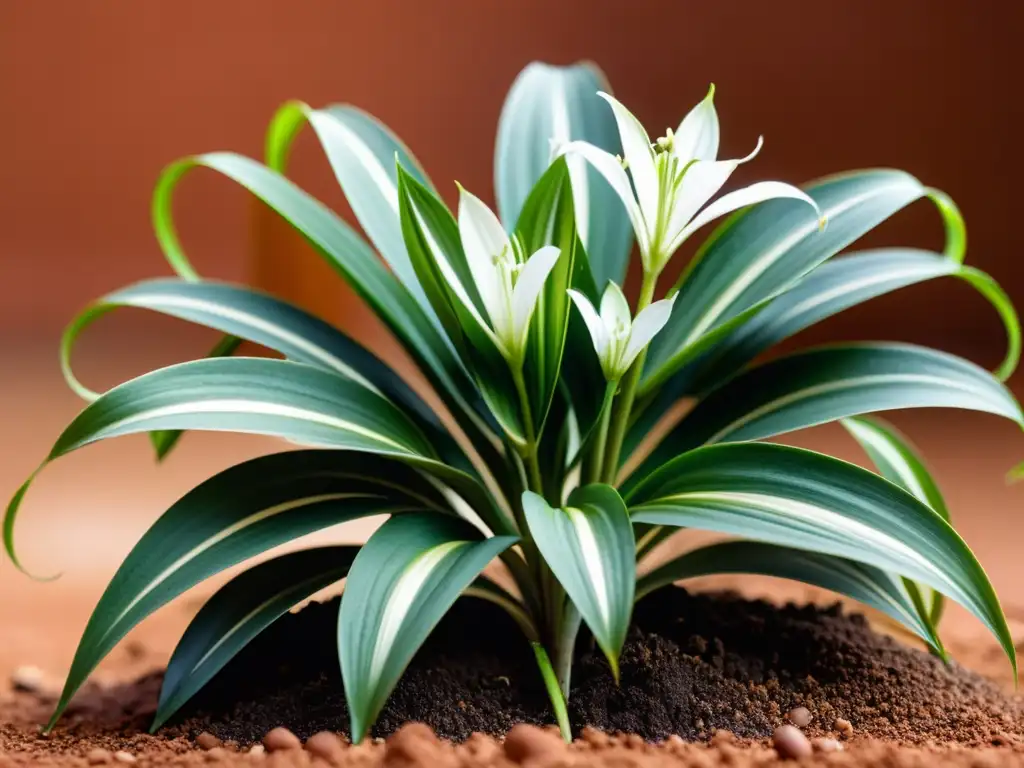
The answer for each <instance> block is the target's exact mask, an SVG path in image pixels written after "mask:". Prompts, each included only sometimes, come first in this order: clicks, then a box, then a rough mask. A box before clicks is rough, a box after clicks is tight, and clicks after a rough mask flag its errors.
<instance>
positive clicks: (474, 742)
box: [463, 732, 501, 765]
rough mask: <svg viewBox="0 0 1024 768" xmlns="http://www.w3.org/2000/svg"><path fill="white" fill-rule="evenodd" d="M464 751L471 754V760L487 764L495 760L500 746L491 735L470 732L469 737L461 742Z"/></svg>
mask: <svg viewBox="0 0 1024 768" xmlns="http://www.w3.org/2000/svg"><path fill="white" fill-rule="evenodd" d="M463 746H464V747H465V748H466V751H467V752H469V754H471V755H472V756H473V760H474V761H475V762H476V763H479V764H481V765H489V764H491V763H493V762H495V759H496V758H497V755H498V753H499V752H500V751H501V747H500V746H499V745H498V742H496V741H495V740H494V739H493V738H492V737H490V736H488V735H487V734H486V733H476V732H474V733H471V734H470V735H469V738H468V739H466V741H465V742H463Z"/></svg>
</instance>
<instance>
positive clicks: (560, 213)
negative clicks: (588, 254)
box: [516, 158, 577, 434]
mask: <svg viewBox="0 0 1024 768" xmlns="http://www.w3.org/2000/svg"><path fill="white" fill-rule="evenodd" d="M516 233H517V234H518V235H519V237H520V239H521V241H522V244H523V247H524V249H525V250H526V253H528V254H530V253H535V252H536V251H538V250H539V249H540V248H542V247H544V246H545V245H554V246H556V247H557V248H558V249H559V250H560V251H561V256H560V257H559V259H558V262H557V263H556V264H555V267H554V269H552V270H551V272H550V274H549V275H548V278H547V280H546V281H545V283H544V289H543V291H541V294H540V299H539V301H538V303H537V309H536V310H535V312H534V315H533V320H532V321H531V324H530V338H529V342H528V344H527V348H526V362H525V379H526V384H527V391H528V393H529V395H530V410H531V413H532V414H533V416H534V422H535V424H534V428H535V434H541V432H542V431H543V428H544V423H545V421H546V419H547V414H548V409H549V408H550V407H551V399H552V397H553V396H554V394H555V389H556V387H557V385H558V378H559V373H560V371H561V367H562V353H563V350H564V348H565V338H566V329H567V327H568V323H569V312H570V300H569V293H568V290H569V288H570V287H571V285H572V282H571V280H572V274H573V269H574V265H575V254H576V244H577V237H576V225H575V220H574V218H573V196H572V187H571V186H570V184H569V170H568V166H567V165H566V162H565V159H564V158H562V159H559V160H558V161H556V162H555V163H554V164H552V165H551V167H550V168H549V169H548V170H547V171H546V172H545V173H544V175H543V176H541V178H540V180H539V181H538V182H537V185H536V186H535V187H534V188H533V190H532V191H531V192H530V195H529V197H527V199H526V202H525V203H524V205H523V209H522V213H520V215H519V221H518V223H517V224H516Z"/></svg>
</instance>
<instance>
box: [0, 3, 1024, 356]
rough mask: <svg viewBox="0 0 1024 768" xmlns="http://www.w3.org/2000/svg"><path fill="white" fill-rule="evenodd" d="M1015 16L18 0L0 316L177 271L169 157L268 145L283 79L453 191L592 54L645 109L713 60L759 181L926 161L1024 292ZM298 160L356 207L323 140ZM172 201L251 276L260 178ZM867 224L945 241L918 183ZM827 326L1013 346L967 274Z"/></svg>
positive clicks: (1018, 24)
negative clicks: (358, 123)
mask: <svg viewBox="0 0 1024 768" xmlns="http://www.w3.org/2000/svg"><path fill="white" fill-rule="evenodd" d="M1022 22H1024V3H1021V2H1018V1H1017V0H849V1H848V2H847V1H840V0H827V1H826V2H810V1H807V2H803V1H798V0H773V2H755V1H753V0H751V1H750V2H739V1H738V0H737V1H734V2H722V1H719V2H711V1H709V0H704V1H702V2H696V1H693V0H677V2H668V1H666V2H636V1H633V2H610V1H607V2H606V1H604V0H601V1H598V0H560V1H556V0H518V2H497V0H489V1H487V2H482V1H481V0H433V2H423V1H420V0H375V1H374V2H342V1H341V0H332V1H328V0H293V2H284V1H283V0H278V2H271V1H270V0H146V1H143V0H89V1H86V0H0V98H2V102H0V103H2V110H3V120H2V121H0V146H2V148H3V152H4V157H3V160H2V162H0V285H2V286H3V288H4V289H5V292H4V297H3V301H2V302H0V331H2V330H6V331H18V332H22V331H34V332H36V333H39V334H40V335H43V336H44V337H46V338H48V339H50V338H52V335H53V334H54V333H55V331H56V329H57V328H58V327H59V326H60V325H61V324H62V323H63V322H64V321H66V320H67V319H68V318H69V317H70V315H71V313H72V312H73V310H74V309H75V308H76V307H78V306H79V305H81V304H82V303H83V302H85V301H87V300H88V299H89V298H90V297H93V296H95V295H98V294H99V293H101V292H102V291H104V290H107V289H110V288H112V287H115V286H117V285H119V284H122V283H124V282H126V281H130V280H134V279H138V278H142V277H145V276H149V275H154V274H163V273H166V268H165V267H164V265H163V264H162V262H161V260H160V257H159V254H158V250H157V248H156V245H155V243H154V240H153V238H152V236H151V234H150V229H149V221H148V198H149V192H150V189H151V186H152V183H153V181H154V179H155V178H156V175H157V173H158V172H159V169H160V168H161V167H162V166H163V165H164V164H165V163H167V162H169V161H171V160H173V159H174V158H176V157H179V156H181V155H184V154H187V153H190V152H198V151H204V150H212V149H234V150H238V151H241V152H244V153H247V154H251V155H255V154H258V153H259V151H260V147H261V141H262V132H263V128H264V126H265V124H266V121H267V119H268V118H269V116H270V114H271V113H272V111H273V110H274V108H275V107H276V106H277V105H278V104H279V103H281V102H282V101H284V100H286V99H288V98H293V97H298V98H303V99H305V100H307V101H310V102H312V103H314V104H319V103H323V102H327V101H332V100H344V101H351V102H354V103H356V104H358V105H360V106H362V107H364V108H366V109H368V110H370V111H371V112H373V113H375V114H376V115H378V116H379V117H380V118H382V119H383V120H384V121H385V122H387V123H388V124H389V125H391V126H392V127H393V128H394V129H395V130H396V131H397V132H398V133H399V134H400V135H401V136H403V137H404V138H405V139H406V141H407V142H408V143H409V144H411V145H412V147H413V148H414V150H415V151H416V153H417V154H418V155H419V157H420V159H421V160H422V161H423V162H424V163H425V164H426V166H427V167H428V169H429V171H430V173H431V175H432V177H433V178H434V180H435V181H436V182H438V183H439V184H441V185H442V189H445V188H448V187H446V186H445V180H448V179H453V178H458V179H459V180H460V181H461V182H462V183H463V184H465V185H466V186H468V187H469V188H471V189H475V190H478V191H480V192H481V193H483V194H485V195H489V194H490V189H491V186H490V177H491V151H492V144H493V139H494V129H495V124H496V120H497V116H498V111H499V109H500V106H501V101H502V99H503V97H504V93H505V91H506V89H507V87H508V85H509V84H510V83H511V81H512V79H513V77H514V76H515V74H516V72H517V71H518V70H519V69H520V68H521V67H522V66H523V65H524V64H525V63H526V62H528V61H529V60H531V59H534V58H540V59H545V60H548V61H554V62H569V61H573V60H576V59H579V58H591V59H594V60H596V61H598V62H599V63H600V64H601V66H603V67H604V68H605V70H606V71H607V73H608V75H609V77H610V79H611V81H612V82H613V83H614V85H615V88H616V91H617V93H618V94H619V96H620V97H621V98H622V99H623V100H624V101H625V102H626V103H627V104H628V105H629V106H630V107H631V108H633V109H634V111H635V112H636V113H637V114H638V116H639V117H640V118H641V119H642V120H643V121H644V122H645V123H646V124H647V125H649V126H651V128H652V130H657V129H659V128H661V127H662V126H665V125H669V124H672V125H674V124H675V123H676V122H677V121H678V119H679V117H680V116H681V115H682V114H683V112H684V110H685V109H686V108H687V107H688V106H689V105H690V104H691V103H693V102H695V101H696V100H697V99H698V98H700V97H701V96H702V95H703V93H704V90H705V89H706V87H707V83H708V82H709V81H711V80H714V81H715V82H716V83H717V85H718V94H719V96H718V100H717V103H718V106H719V110H720V113H721V116H722V122H723V126H724V134H723V141H724V151H725V152H726V153H728V154H730V155H733V154H743V153H746V152H747V151H748V149H749V148H750V147H751V146H752V144H753V142H754V140H755V138H756V136H757V134H758V133H763V134H764V136H765V140H766V145H765V149H764V151H763V152H762V154H761V156H760V157H759V158H758V160H757V161H756V162H755V163H753V164H752V165H751V166H748V167H746V168H744V169H743V170H742V174H741V180H753V179H756V178H780V179H785V180H789V181H794V182H800V181H804V180H807V179H809V178H812V177H814V176H817V175H821V174H825V173H829V172H833V171H837V170H842V169H846V168H852V167H864V166H876V165H895V166H899V167H902V168H904V169H906V170H908V171H910V172H912V173H914V174H916V175H918V176H919V177H920V178H922V179H923V180H925V181H927V182H928V183H931V184H934V185H936V186H939V187H941V188H943V189H945V190H946V191H948V192H949V193H950V194H951V195H953V197H954V198H955V199H956V200H957V201H958V202H959V203H960V205H961V207H962V208H963V211H964V213H965V215H966V217H967V221H968V224H969V229H970V250H969V257H968V258H969V260H970V261H971V262H972V263H974V264H976V265H977V266H979V267H981V268H983V269H986V270H988V271H990V272H992V273H994V274H995V275H996V276H997V277H998V278H999V279H1000V280H1001V281H1002V282H1003V284H1004V285H1005V286H1006V288H1007V289H1008V290H1009V292H1010V293H1011V294H1012V295H1014V296H1015V297H1016V299H1017V300H1018V303H1021V302H1022V300H1024V285H1022V277H1024V254H1022V253H1021V250H1022V249H1021V245H1022V244H1024V236H1022V235H1021V231H1022V230H1021V226H1020V217H1021V214H1020V212H1019V207H1020V199H1021V198H1020V194H1019V192H1018V191H1017V190H1019V188H1020V183H1021V181H1020V180H1021V178H1022V176H1024V160H1022V152H1021V149H1020V146H1019V142H1018V140H1017V139H1018V137H1019V135H1020V128H1021V106H1020V99H1019V96H1020V88H1019V84H1018V83H1019V81H1018V76H1019V75H1020V74H1021V71H1022V67H1021V65H1020V51H1019V50H1015V46H1019V45H1020V42H1019V40H1020V32H1021V29H1022ZM296 175H297V176H298V178H299V179H300V180H301V181H302V182H303V183H305V184H307V185H308V186H310V188H312V189H313V190H315V191H316V192H317V193H318V194H321V195H322V196H324V197H325V198H326V199H327V200H328V201H329V202H331V203H332V204H340V197H339V195H338V194H337V192H336V191H335V190H334V188H333V186H332V185H331V183H330V179H329V177H328V174H327V171H326V168H325V164H324V162H323V160H322V158H321V157H320V156H318V154H317V152H316V149H315V147H314V146H313V142H312V141H310V140H308V137H307V140H305V141H303V142H302V145H301V146H300V148H299V150H298V153H297V157H296ZM179 210H180V220H181V227H182V231H183V235H184V238H185V243H186V245H187V246H188V247H189V248H190V249H191V251H192V252H193V253H194V254H195V255H196V261H197V263H198V265H199V267H200V270H201V271H204V272H206V273H208V274H212V275H217V276H222V277H228V278H232V279H242V278H243V277H245V276H246V275H247V274H251V269H250V268H249V266H248V265H247V250H248V248H249V240H248V236H247V232H248V231H249V229H248V221H247V219H248V217H249V216H250V214H251V206H249V205H248V202H247V200H246V198H245V196H244V194H243V193H241V192H240V191H239V190H237V189H233V188H231V187H230V185H229V184H227V183H225V182H223V181H221V180H218V179H215V178H212V177H203V178H200V177H198V176H197V177H196V178H194V179H191V180H188V181H187V182H186V183H185V185H184V186H183V187H182V190H181V205H180V206H179ZM874 242H898V243H905V244H914V245H922V246H937V245H938V244H939V242H940V228H939V227H938V224H937V218H936V217H935V215H934V214H933V213H932V212H930V211H928V210H927V208H926V206H924V205H921V206H919V209H915V210H913V211H911V212H909V213H907V214H905V215H903V216H901V217H900V219H899V220H898V221H897V222H896V223H894V225H893V226H891V227H889V228H888V229H887V230H886V232H885V233H883V234H882V235H880V236H879V237H878V238H876V239H875V240H874ZM290 253H292V249H290V248H283V249H282V253H281V258H282V259H285V258H292V257H291V256H290V255H289V254H290ZM295 261H296V262H297V263H298V264H299V268H300V269H301V270H305V269H306V268H307V266H308V265H307V262H306V260H305V259H304V258H302V257H297V258H296V259H295ZM280 263H286V262H283V261H282V262H280ZM303 274H305V272H303ZM313 274H314V276H315V274H316V273H313ZM816 333H817V334H818V335H819V336H820V335H822V334H825V335H830V336H880V335H894V334H895V335H899V336H901V337H907V338H915V339H919V340H929V339H931V340H933V341H934V340H936V339H937V338H940V337H941V338H942V340H943V343H944V344H945V346H946V347H947V348H951V349H955V350H957V351H961V352H965V351H966V352H975V353H976V354H975V357H977V358H983V359H982V362H988V361H989V360H991V359H992V358H993V357H994V356H995V355H996V354H997V350H995V349H994V347H993V345H992V343H991V342H992V340H994V341H995V342H996V343H997V342H998V325H997V324H996V323H995V322H994V321H993V320H992V319H991V317H990V313H989V312H988V311H987V310H986V308H985V306H984V304H983V303H982V302H980V301H978V300H976V299H974V297H972V296H971V294H970V293H969V292H968V291H967V290H965V289H962V288H960V287H958V286H955V285H941V286H940V285H935V286H927V287H922V288H917V289H914V290H912V291H910V292H907V293H905V294H903V295H902V296H901V297H900V298H899V299H887V300H882V301H879V302H876V303H874V304H872V305H871V307H870V308H867V309H864V310H862V311H857V312H854V313H852V315H851V316H850V317H849V318H848V319H846V320H844V321H840V322H833V323H830V324H829V325H828V326H827V327H826V329H825V330H823V331H820V332H816ZM989 334H994V335H992V336H990V335H989ZM922 337H923V338H922ZM982 339H986V341H984V342H983V341H982Z"/></svg>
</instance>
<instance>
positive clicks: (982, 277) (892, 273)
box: [623, 248, 1021, 456]
mask: <svg viewBox="0 0 1024 768" xmlns="http://www.w3.org/2000/svg"><path fill="white" fill-rule="evenodd" d="M947 275H948V276H953V277H958V278H960V279H962V280H964V281H966V282H968V283H969V284H970V285H972V286H973V287H975V288H976V289H977V290H978V291H979V292H980V293H981V294H982V295H983V296H985V297H986V298H987V299H988V300H989V301H990V302H991V304H992V306H993V307H994V308H995V309H996V311H997V312H998V314H999V316H1000V317H1001V318H1002V320H1003V325H1004V327H1005V329H1006V337H1007V350H1006V356H1005V357H1004V359H1003V361H1002V363H1000V365H999V367H998V368H997V369H996V371H995V375H996V376H997V377H998V378H999V379H1000V380H1001V381H1006V379H1007V378H1008V377H1009V376H1010V375H1011V374H1012V373H1013V372H1014V370H1016V368H1017V363H1018V361H1019V359H1020V350H1021V329H1020V321H1019V320H1018V318H1017V313H1016V311H1015V310H1014V308H1013V304H1012V303H1011V302H1010V299H1009V297H1007V296H1006V294H1005V292H1003V290H1002V289H1001V288H1000V287H999V285H998V284H997V283H996V282H995V281H994V280H993V279H992V278H991V277H989V276H988V275H986V274H985V273H984V272H979V271H978V270H976V269H973V268H972V267H965V266H963V265H961V264H959V263H958V262H956V261H954V260H953V259H950V258H948V257H946V256H940V255H938V254H931V253H928V252H927V251H919V250H916V249H908V248H886V249H881V250H876V251H864V252H861V253H856V254H851V255H849V256H841V257H838V258H835V259H833V260H831V261H829V262H827V263H825V264H823V265H821V266H820V267H817V268H816V269H814V270H813V271H812V272H811V273H810V274H809V275H807V276H806V277H804V278H803V279H801V280H800V281H799V282H797V283H796V285H794V286H793V287H792V288H790V289H788V290H786V291H785V292H784V293H782V294H781V295H779V296H777V297H776V298H774V299H772V300H771V302H770V304H768V305H767V306H766V307H758V311H757V312H756V313H754V316H753V317H744V316H743V315H740V316H738V317H737V318H735V319H736V320H739V321H740V322H739V323H737V324H736V326H735V327H731V328H730V327H729V326H730V324H731V323H732V322H733V321H730V322H728V323H724V324H722V325H720V326H718V327H717V328H716V331H715V332H710V333H708V334H705V335H704V336H703V337H701V339H700V341H699V342H698V343H695V344H693V345H691V347H690V349H691V351H692V355H691V356H690V357H689V358H688V361H687V362H685V364H683V365H682V368H681V369H680V370H679V371H677V372H676V373H675V374H674V375H673V376H672V377H671V378H670V379H669V380H668V381H666V382H665V383H664V384H663V385H661V386H660V387H657V388H654V389H653V390H652V391H651V392H650V393H649V394H648V396H647V398H646V399H645V401H643V402H642V403H641V408H640V412H639V414H638V416H637V417H636V419H635V421H634V423H633V424H632V425H631V426H630V429H629V433H628V436H627V439H626V442H625V445H624V447H623V455H626V456H629V455H630V454H632V453H633V451H635V450H636V448H637V446H638V445H639V444H640V442H641V441H642V440H643V439H644V437H645V436H646V435H647V434H648V433H649V432H650V431H651V430H652V429H654V427H655V425H656V424H657V423H658V421H659V420H660V419H661V418H662V417H663V416H664V415H665V413H666V412H667V411H668V410H669V409H670V408H671V407H672V406H673V405H674V404H675V403H676V402H677V401H678V400H679V399H680V398H681V397H684V396H686V395H697V394H699V393H701V392H704V391H707V390H708V389H710V388H713V387H714V386H716V385H718V384H720V383H721V382H723V381H725V380H727V379H729V378H731V377H732V376H733V375H735V374H736V373H737V372H739V371H740V370H741V369H742V368H743V367H744V366H745V365H747V364H748V363H750V362H751V361H752V360H754V359H755V358H756V357H757V356H758V355H759V354H761V353H762V352H764V351H765V350H767V349H769V348H771V347H772V346H774V345H775V344H778V343H779V342H780V341H782V340H784V339H786V338H789V337H790V336H793V335H794V334H796V333H797V332H799V331H802V330H804V329H805V328H808V327H809V326H811V325H814V324H815V323H818V322H820V321H821V320H824V319H825V318H827V317H831V316H832V315H835V314H838V313H839V312H842V311H843V310H845V309H848V308H850V307H852V306H855V305H857V304H860V303H862V302H865V301H868V300H869V299H873V298H875V297H876V296H881V295H883V294H886V293H889V292H891V291H895V290H897V289H899V288H904V287H907V286H909V285H913V284H916V283H920V282H924V281H926V280H931V279H933V278H937V277H944V276H947ZM723 331H725V333H722V332H723ZM716 337H717V338H716ZM702 347H704V349H702Z"/></svg>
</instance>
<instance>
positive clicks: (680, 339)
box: [641, 170, 965, 394]
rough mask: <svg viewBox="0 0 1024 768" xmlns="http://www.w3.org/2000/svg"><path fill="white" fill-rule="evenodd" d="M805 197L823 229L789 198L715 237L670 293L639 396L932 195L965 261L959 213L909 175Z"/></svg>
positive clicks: (858, 181) (861, 178)
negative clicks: (720, 334)
mask: <svg viewBox="0 0 1024 768" xmlns="http://www.w3.org/2000/svg"><path fill="white" fill-rule="evenodd" d="M806 191H807V193H808V194H809V195H810V196H811V197H812V198H814V200H815V201H816V202H817V203H818V205H819V206H820V207H821V212H822V214H823V215H824V216H825V217H826V218H827V220H828V225H827V227H826V228H825V229H824V231H819V225H818V221H817V219H815V217H814V216H813V215H810V214H809V212H808V208H807V206H806V204H804V203H802V202H799V201H796V200H788V199H786V200H770V201H768V202H765V203H762V204H760V205H756V206H752V207H750V208H747V209H744V210H742V211H739V212H738V213H736V214H734V215H733V216H731V217H729V218H728V219H726V221H724V222H723V223H722V224H721V225H720V226H719V227H718V228H717V229H716V230H715V231H714V232H712V234H711V236H710V237H709V238H708V239H707V241H705V243H704V244H703V245H702V246H701V248H700V249H699V250H698V252H697V254H696V255H695V256H694V258H693V260H692V261H691V263H690V265H689V266H688V267H687V270H686V271H685V272H684V274H683V276H682V277H680V279H679V282H677V284H676V286H675V287H674V288H673V291H675V290H678V296H677V300H676V302H675V304H674V306H673V310H672V316H671V318H670V319H669V321H668V324H667V325H666V326H665V328H664V329H662V331H661V332H660V333H659V334H658V336H657V337H656V338H655V339H654V341H653V342H652V344H651V348H650V353H649V355H648V357H647V364H646V367H645V369H644V378H643V381H642V384H641V394H646V393H647V392H649V391H650V390H651V389H652V388H653V387H655V386H657V385H658V384H659V383H662V382H664V381H666V380H667V379H668V378H669V377H670V376H671V375H672V374H673V373H674V372H675V371H676V370H678V369H679V367H680V365H681V364H682V363H683V362H685V361H686V359H688V358H689V357H690V349H689V348H690V346H691V345H693V344H695V343H697V341H698V340H699V339H700V338H701V337H702V336H704V335H705V334H706V333H708V332H709V331H711V330H713V329H714V328H716V326H719V325H721V324H723V323H725V322H727V321H729V320H730V319H732V318H735V317H736V316H738V315H740V314H741V313H743V312H745V311H748V310H750V309H751V308H752V307H754V306H756V305H758V304H759V303H760V302H762V301H764V300H765V299H768V298H771V297H772V296H774V295H775V294H777V293H778V292H779V291H780V290H783V289H785V288H786V287H787V286H789V285H790V284H791V283H792V282H793V281H795V280H797V279H798V278H800V277H802V276H803V275H805V274H807V273H808V272H809V271H810V270H812V269H813V268H814V267H816V266H818V265H819V264H821V263H822V262H824V261H825V260H827V259H828V258H830V257H831V256H834V255H835V254H836V253H838V252H839V251H841V250H842V249H843V248H845V247H847V246H848V245H850V244H851V243H852V242H854V241H855V240H857V239H858V238H860V237H861V236H862V235H864V234H865V233H867V232H868V231H870V230H871V229H874V228H875V227H876V226H878V225H879V224H880V223H882V222H883V221H885V220H886V219H887V218H889V217H890V216H892V215H893V214H894V213H896V212H897V211H899V210H900V209H901V208H904V207H905V206H907V205H909V204H910V203H912V202H914V201H915V200H919V199H921V198H922V197H930V198H931V199H932V200H933V201H934V202H935V203H936V205H937V206H938V207H939V209H940V212H941V213H942V215H943V220H944V221H945V223H946V227H947V251H946V255H947V256H948V257H949V258H951V259H952V260H954V261H956V262H960V261H962V260H963V249H964V247H965V246H964V243H963V221H962V219H961V218H960V215H959V212H958V211H957V210H956V207H955V206H954V205H953V203H952V201H951V200H949V198H947V197H946V196H945V195H943V194H942V193H941V192H938V191H937V190H931V189H928V188H926V187H924V186H922V185H921V183H920V182H919V181H918V180H917V179H915V178H914V177H913V176H910V175H909V174H906V173H903V172H902V171H894V170H870V171H857V172H852V173H847V174H843V175H841V176H834V177H831V178H827V179H823V180H821V181H818V182H816V183H813V184H811V185H810V186H808V187H807V190H806ZM670 293H671V291H670Z"/></svg>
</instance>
